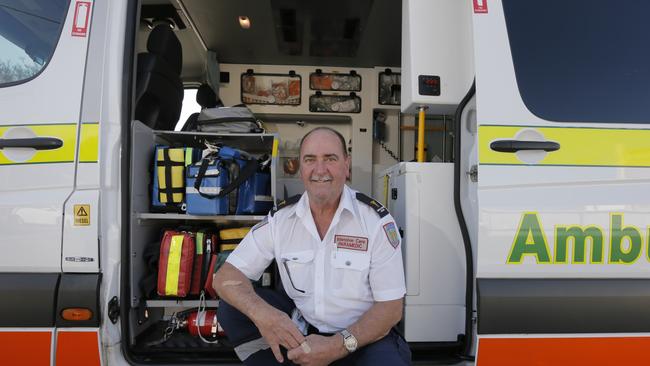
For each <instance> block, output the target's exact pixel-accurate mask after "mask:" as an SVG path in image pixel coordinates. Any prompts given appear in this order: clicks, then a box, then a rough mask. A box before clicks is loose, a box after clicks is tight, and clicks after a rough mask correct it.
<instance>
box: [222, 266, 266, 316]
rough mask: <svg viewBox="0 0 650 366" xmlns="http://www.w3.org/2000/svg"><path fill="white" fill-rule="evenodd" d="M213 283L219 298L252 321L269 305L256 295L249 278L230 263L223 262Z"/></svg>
mask: <svg viewBox="0 0 650 366" xmlns="http://www.w3.org/2000/svg"><path fill="white" fill-rule="evenodd" d="M214 284H215V285H214V287H215V290H216V291H217V294H218V295H219V297H220V298H222V299H223V300H225V301H226V302H227V303H228V304H230V305H232V306H233V307H235V308H236V309H237V310H239V311H241V312H242V313H243V314H244V315H246V316H247V317H248V318H249V319H251V320H252V321H253V322H255V321H256V320H257V319H258V317H259V316H260V315H259V314H260V313H261V312H263V311H264V310H266V308H268V307H271V306H270V305H269V304H268V303H266V301H264V300H262V298H260V297H259V296H257V294H256V293H255V291H254V290H253V286H252V285H251V282H250V280H249V279H248V278H247V277H246V276H245V275H244V274H243V273H241V271H239V270H238V269H237V268H235V267H234V266H233V265H231V264H230V263H227V262H226V263H224V265H223V266H222V267H221V268H220V269H219V271H218V272H217V273H216V274H215V278H214Z"/></svg>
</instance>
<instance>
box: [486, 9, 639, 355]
mask: <svg viewBox="0 0 650 366" xmlns="http://www.w3.org/2000/svg"><path fill="white" fill-rule="evenodd" d="M649 13H650V3H647V2H640V1H639V2H630V3H626V4H625V5H623V4H620V3H619V2H616V1H586V0H575V1H563V0H550V1H542V2H530V1H520V0H483V1H478V0H474V40H475V51H476V53H475V56H476V88H477V92H476V95H477V99H476V101H477V112H478V115H477V117H478V123H479V132H478V134H479V142H478V143H479V174H478V176H479V193H478V197H479V227H480V228H479V243H478V248H479V250H478V269H477V278H478V279H477V281H478V284H477V286H478V333H479V343H478V365H480V366H485V365H501V366H502V365H526V364H533V363H535V364H549V365H550V364H553V365H577V364H580V365H596V364H599V365H603V364H617V365H624V364H634V363H639V362H641V363H643V362H644V361H640V360H643V359H645V358H647V356H646V355H645V353H646V350H647V349H648V347H650V336H649V334H650V333H649V331H650V311H648V309H650V280H649V277H650V263H649V261H650V255H649V252H648V244H649V240H650V229H649V227H648V224H650V108H649V107H648V106H649V104H648V103H649V101H650V47H648V45H649V44H650V23H648V22H647V16H648V14H649Z"/></svg>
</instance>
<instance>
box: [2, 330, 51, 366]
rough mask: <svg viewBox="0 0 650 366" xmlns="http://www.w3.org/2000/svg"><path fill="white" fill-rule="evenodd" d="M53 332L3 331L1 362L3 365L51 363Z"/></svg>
mask: <svg viewBox="0 0 650 366" xmlns="http://www.w3.org/2000/svg"><path fill="white" fill-rule="evenodd" d="M51 352H52V332H50V331H34V332H11V331H9V332H1V331H0V355H2V359H1V360H0V363H1V364H3V365H49V364H50V363H51V358H52V357H51Z"/></svg>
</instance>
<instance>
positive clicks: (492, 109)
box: [0, 0, 650, 366]
mask: <svg viewBox="0 0 650 366" xmlns="http://www.w3.org/2000/svg"><path fill="white" fill-rule="evenodd" d="M649 12H650V4H646V2H633V3H632V2H630V3H626V4H624V5H623V4H620V2H614V1H611V0H610V1H604V0H603V1H593V0H592V1H586V0H574V1H560V0H548V1H532V0H530V1H522V0H402V1H397V0H357V1H353V2H351V1H345V0H333V1H327V2H323V1H298V0H266V1H260V0H245V1H237V2H234V1H207V0H141V1H126V0H112V1H102V0H31V1H17V0H5V1H2V2H1V3H0V177H1V178H0V235H1V239H0V357H1V358H0V364H3V365H59V366H60V365H144V364H146V365H157V364H160V365H163V364H164V365H172V364H211V365H236V364H240V362H239V361H238V360H237V358H236V356H235V354H234V352H233V350H232V348H231V347H229V345H228V343H227V341H226V340H224V338H223V337H216V338H215V339H202V337H198V336H197V334H195V333H196V332H192V329H188V328H191V326H189V327H188V326H187V323H183V321H184V319H182V316H184V315H186V314H187V313H188V311H189V312H191V311H193V310H194V309H196V308H199V307H203V308H205V307H207V308H215V307H218V306H219V304H218V300H205V299H196V298H189V297H188V298H165V297H155V296H154V297H152V296H150V292H148V291H147V289H146V284H147V278H148V276H150V275H151V270H152V262H151V261H148V260H150V259H151V248H153V252H156V250H157V247H156V245H159V243H157V241H159V239H160V235H161V232H162V231H163V230H165V229H168V228H171V227H184V226H202V227H206V226H209V227H212V228H216V229H222V228H234V227H240V226H250V225H253V224H254V223H256V222H258V221H260V220H262V219H263V217H264V216H263V215H249V216H243V215H221V216H219V215H214V216H201V215H191V214H187V213H179V212H175V213H171V212H163V213H161V212H156V211H155V210H153V209H152V206H153V203H152V195H153V196H155V194H153V193H152V192H153V188H154V187H155V186H156V185H155V180H156V178H155V177H154V174H153V173H154V169H153V165H154V160H155V159H154V152H155V151H156V146H161V145H165V144H168V145H173V144H185V145H187V146H190V145H193V146H194V147H200V146H197V145H201V144H203V142H207V141H220V142H224V141H225V142H226V143H228V144H230V145H232V146H236V147H239V148H242V149H250V150H251V151H255V152H260V153H261V152H265V153H268V155H269V156H270V157H271V161H272V163H271V170H272V173H271V174H272V183H271V184H272V192H273V200H274V202H275V203H278V202H280V201H282V200H283V199H285V198H288V197H290V196H291V195H293V194H298V193H301V192H302V189H303V188H302V186H301V184H300V181H299V178H298V176H297V175H296V165H297V163H299V162H298V160H297V159H296V158H297V154H298V151H297V149H298V142H299V139H300V137H301V136H302V135H303V134H304V133H305V132H306V131H308V130H310V129H311V128H313V127H318V126H329V127H332V128H335V129H336V130H337V131H339V132H341V133H342V135H343V136H344V137H345V138H346V139H347V140H348V143H349V145H350V154H351V157H352V165H351V179H350V182H349V185H350V186H351V187H352V188H354V189H356V190H359V191H362V192H365V193H367V194H369V195H370V194H371V195H373V196H374V197H375V199H376V201H377V202H380V203H381V204H383V205H384V206H386V207H387V208H388V210H389V211H390V212H391V213H392V214H393V216H394V217H395V220H396V222H397V226H398V229H399V232H400V234H401V237H402V250H403V257H404V264H405V273H406V285H407V293H406V297H405V307H404V314H403V318H402V321H401V322H400V323H399V325H398V329H399V331H400V332H401V333H402V334H403V335H404V337H405V339H406V340H407V341H408V343H409V346H410V347H411V350H412V353H413V361H414V363H415V364H436V363H438V364H439V363H444V364H459V365H470V364H477V365H480V366H491V365H626V364H645V363H647V361H645V358H646V357H645V353H646V352H645V351H646V350H647V349H649V348H650V311H648V309H650V270H649V269H650V197H649V194H648V192H650V128H649V126H650V109H649V108H648V99H646V98H650V89H649V85H650V66H649V65H650V51H648V47H647V44H649V43H650V36H648V35H650V31H649V29H648V22H647V21H646V19H645V18H646V16H647V14H648V13H649ZM195 99H196V101H197V103H194V100H195ZM206 100H208V101H209V103H206ZM217 104H221V105H224V106H235V105H239V104H245V105H247V107H248V108H249V109H250V110H251V111H252V112H253V113H254V114H255V116H256V118H257V119H258V120H259V121H261V122H262V125H263V127H264V131H263V132H261V133H259V132H258V133H247V134H238V133H234V134H223V133H216V132H206V131H201V130H197V129H194V128H192V127H191V123H190V122H191V121H194V122H196V121H197V119H196V118H197V117H196V114H195V115H194V117H192V116H191V115H192V114H193V113H198V115H199V117H198V118H201V117H200V116H201V114H200V113H201V111H202V109H203V108H213V107H215V105H217ZM192 123H193V122H192ZM198 141H200V143H199V142H198ZM152 243H153V246H152ZM155 269H156V267H155V265H154V266H153V270H154V271H155ZM204 320H205V319H204ZM217 321H218V319H214V323H212V328H213V331H214V332H216V329H218V324H217ZM208 328H210V326H209V327H208ZM200 334H201V333H200V332H199V335H200ZM210 342H211V343H210Z"/></svg>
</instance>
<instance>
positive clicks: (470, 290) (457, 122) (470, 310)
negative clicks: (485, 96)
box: [454, 81, 476, 357]
mask: <svg viewBox="0 0 650 366" xmlns="http://www.w3.org/2000/svg"><path fill="white" fill-rule="evenodd" d="M475 93H476V81H473V82H472V86H471V87H470V88H469V90H468V91H467V94H465V97H463V100H461V102H460V104H459V105H458V108H457V109H456V113H455V114H454V136H455V137H456V138H455V140H454V157H455V159H454V209H455V211H456V218H457V219H458V226H459V227H460V233H461V235H462V237H463V247H464V249H465V337H463V339H462V341H463V355H464V356H467V357H470V356H471V351H472V336H473V334H472V333H473V331H474V329H473V327H474V325H473V322H472V316H473V314H474V253H473V252H472V242H471V240H470V237H469V230H468V229H467V222H466V221H465V215H464V214H463V207H462V205H461V202H460V201H461V197H460V179H461V176H465V174H463V173H461V169H460V168H461V166H460V165H461V162H462V157H461V151H460V150H461V144H460V142H461V140H460V138H461V128H462V127H461V118H462V116H463V110H464V109H465V107H466V106H467V103H469V101H470V100H471V99H472V97H473V96H474V94H475Z"/></svg>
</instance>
